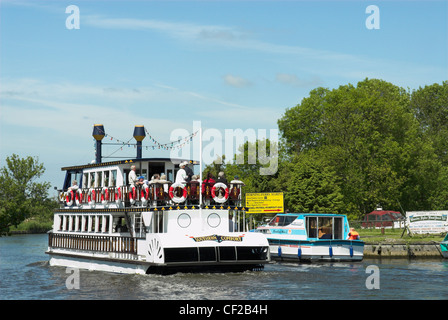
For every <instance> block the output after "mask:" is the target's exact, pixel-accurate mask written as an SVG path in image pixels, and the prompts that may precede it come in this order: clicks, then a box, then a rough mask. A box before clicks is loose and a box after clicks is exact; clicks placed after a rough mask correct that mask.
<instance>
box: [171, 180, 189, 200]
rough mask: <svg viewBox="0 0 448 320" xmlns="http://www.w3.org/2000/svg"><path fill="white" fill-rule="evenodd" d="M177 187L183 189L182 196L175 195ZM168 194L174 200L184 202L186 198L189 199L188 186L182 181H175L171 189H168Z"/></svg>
mask: <svg viewBox="0 0 448 320" xmlns="http://www.w3.org/2000/svg"><path fill="white" fill-rule="evenodd" d="M177 187H179V188H182V189H183V192H182V197H176V196H175V195H174V189H176V188H177ZM168 194H169V195H170V198H171V200H173V201H174V202H176V203H182V202H184V201H185V199H187V188H186V187H185V185H183V184H181V183H173V184H172V185H171V187H170V190H169V191H168Z"/></svg>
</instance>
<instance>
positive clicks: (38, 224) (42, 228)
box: [8, 218, 53, 234]
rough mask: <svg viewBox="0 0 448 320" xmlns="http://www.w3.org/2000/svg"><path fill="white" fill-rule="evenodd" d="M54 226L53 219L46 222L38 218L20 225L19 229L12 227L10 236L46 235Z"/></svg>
mask: <svg viewBox="0 0 448 320" xmlns="http://www.w3.org/2000/svg"><path fill="white" fill-rule="evenodd" d="M52 226H53V219H51V220H44V219H38V218H31V219H27V220H26V221H24V222H22V223H21V224H19V225H18V226H17V227H14V226H12V227H10V228H9V232H8V233H10V234H15V233H45V232H47V231H48V230H50V229H51V228H52Z"/></svg>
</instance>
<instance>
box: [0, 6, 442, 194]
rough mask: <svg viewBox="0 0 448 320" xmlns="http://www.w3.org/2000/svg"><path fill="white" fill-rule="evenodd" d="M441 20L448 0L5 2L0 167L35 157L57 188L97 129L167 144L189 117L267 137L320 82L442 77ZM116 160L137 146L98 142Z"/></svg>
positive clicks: (411, 84)
mask: <svg viewBox="0 0 448 320" xmlns="http://www.w3.org/2000/svg"><path fill="white" fill-rule="evenodd" d="M71 5H75V6H76V8H77V9H79V15H78V16H76V14H75V13H76V12H75V11H72V10H71V9H70V10H68V7H69V6H71ZM371 5H374V6H375V10H373V11H372V10H367V9H368V8H369V6H371ZM66 11H67V12H66ZM447 16H448V1H403V0H402V1H363V0H351V1H336V0H334V1H306V0H289V1H274V0H260V1H257V0H252V1H251V0H248V1H226V0H221V1H210V0H202V1H144V0H140V1H76V0H72V1H36V0H34V1H26V0H0V166H1V167H3V166H4V165H5V161H4V160H5V158H6V157H8V156H10V155H12V154H13V153H15V154H18V155H19V156H20V157H27V156H33V157H38V159H39V161H40V162H42V163H44V166H45V168H46V172H45V174H44V176H43V177H42V180H44V181H49V182H51V184H52V185H53V186H58V187H61V185H62V182H63V177H64V173H63V172H62V171H61V170H60V168H61V167H64V166H71V165H80V164H86V163H90V162H91V161H92V160H93V159H94V158H95V151H94V140H93V137H92V129H93V125H94V124H98V123H99V124H103V125H104V129H105V131H106V134H107V137H105V138H104V140H103V141H104V142H109V143H112V142H114V143H116V142H118V141H119V143H121V142H122V141H129V140H130V141H131V142H130V143H134V142H135V141H134V140H132V134H133V130H134V126H135V125H144V126H145V128H146V130H147V132H148V133H149V134H150V136H151V137H152V138H153V139H155V140H156V141H158V142H159V143H162V144H164V143H169V142H171V141H172V140H177V138H175V137H174V138H173V137H172V135H173V132H185V134H186V135H187V134H191V133H193V131H194V130H195V128H197V125H196V126H195V125H194V123H195V121H196V123H197V121H200V125H201V127H202V129H203V132H206V131H207V130H214V131H213V132H215V133H216V132H218V133H221V134H222V137H224V136H225V134H224V132H225V130H236V129H242V130H243V131H244V130H254V131H255V132H256V133H257V134H258V135H260V136H261V133H260V131H258V130H261V131H263V130H266V132H267V137H268V138H269V133H270V132H274V131H269V130H276V129H277V128H278V127H277V120H278V119H279V118H281V117H282V115H283V114H284V112H285V110H286V109H287V108H292V107H294V106H296V105H297V104H299V103H300V102H301V100H302V99H303V98H305V97H307V96H308V95H309V92H310V91H311V90H313V89H315V88H317V87H325V88H329V89H333V88H337V87H339V86H341V85H346V84H349V83H350V84H353V85H356V83H357V82H359V81H362V80H364V79H365V78H377V79H382V80H385V81H388V82H391V83H393V84H395V85H397V86H400V87H403V88H405V89H409V90H414V89H418V88H419V87H424V86H426V85H431V84H433V83H441V82H442V81H444V80H447V79H448V76H447V72H448V19H447V18H448V17H447ZM78 18H79V19H78ZM75 22H79V25H78V27H76V24H75ZM176 130H177V131H176ZM179 130H180V131H179ZM210 132H211V131H209V133H210ZM257 137H258V136H257ZM218 138H219V136H218ZM196 139H197V137H195V138H194V139H193V140H194V141H196ZM211 141H212V140H210V143H211ZM143 146H144V149H143V157H170V155H171V153H170V151H167V150H163V149H162V150H159V149H158V148H157V145H156V144H154V142H153V140H152V139H150V138H149V137H147V138H145V140H143ZM152 146H156V148H155V149H154V150H153V149H152ZM185 148H187V149H188V148H190V146H187V147H185ZM185 148H184V150H186V149H185ZM196 150H197V149H196ZM223 151H224V150H223ZM182 152H183V151H182ZM212 153H217V154H219V153H220V152H219V150H212ZM112 154H113V155H114V156H123V157H124V158H127V157H131V158H132V157H134V156H135V150H134V149H133V146H132V145H130V146H129V147H128V146H127V145H126V146H124V147H123V150H121V147H120V146H119V147H117V146H116V145H104V149H103V156H107V155H112ZM190 155H191V158H194V159H198V157H199V155H198V154H197V152H194V150H193V149H192V151H191V152H190ZM107 160H113V159H111V158H110V159H104V160H103V161H107Z"/></svg>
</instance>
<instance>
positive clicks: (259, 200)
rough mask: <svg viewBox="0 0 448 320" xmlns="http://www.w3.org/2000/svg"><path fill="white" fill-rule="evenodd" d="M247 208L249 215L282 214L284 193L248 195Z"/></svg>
mask: <svg viewBox="0 0 448 320" xmlns="http://www.w3.org/2000/svg"><path fill="white" fill-rule="evenodd" d="M246 207H248V208H249V213H281V212H284V209H283V192H271V193H269V192H263V193H246Z"/></svg>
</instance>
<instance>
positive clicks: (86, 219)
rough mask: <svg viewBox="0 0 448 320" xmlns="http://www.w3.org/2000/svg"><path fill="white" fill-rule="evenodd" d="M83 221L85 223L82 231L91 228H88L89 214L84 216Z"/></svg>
mask: <svg viewBox="0 0 448 320" xmlns="http://www.w3.org/2000/svg"><path fill="white" fill-rule="evenodd" d="M83 222H84V225H83V228H82V231H85V232H87V231H88V230H89V229H88V228H87V226H88V222H89V217H88V216H83Z"/></svg>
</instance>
